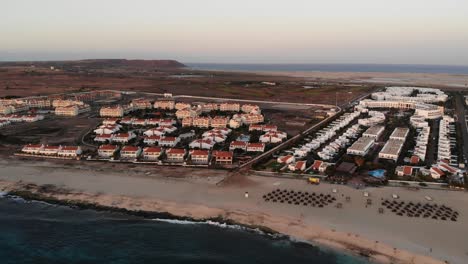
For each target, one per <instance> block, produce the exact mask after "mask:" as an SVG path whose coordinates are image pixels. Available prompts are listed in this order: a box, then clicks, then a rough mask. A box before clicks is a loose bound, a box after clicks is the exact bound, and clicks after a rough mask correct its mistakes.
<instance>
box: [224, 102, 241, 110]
mask: <svg viewBox="0 0 468 264" xmlns="http://www.w3.org/2000/svg"><path fill="white" fill-rule="evenodd" d="M219 111H223V112H224V111H231V112H239V111H240V105H239V104H237V103H222V104H220V105H219Z"/></svg>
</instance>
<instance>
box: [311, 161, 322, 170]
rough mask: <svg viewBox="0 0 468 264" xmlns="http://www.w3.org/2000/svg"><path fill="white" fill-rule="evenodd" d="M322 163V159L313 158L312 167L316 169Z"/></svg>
mask: <svg viewBox="0 0 468 264" xmlns="http://www.w3.org/2000/svg"><path fill="white" fill-rule="evenodd" d="M322 163H323V161H321V160H315V161H314V164H313V165H312V169H314V170H318V169H319V167H320V165H322Z"/></svg>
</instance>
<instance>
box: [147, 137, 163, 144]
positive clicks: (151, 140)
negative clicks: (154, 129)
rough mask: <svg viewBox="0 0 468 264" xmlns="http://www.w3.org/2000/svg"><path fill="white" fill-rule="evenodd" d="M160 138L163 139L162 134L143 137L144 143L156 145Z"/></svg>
mask: <svg viewBox="0 0 468 264" xmlns="http://www.w3.org/2000/svg"><path fill="white" fill-rule="evenodd" d="M160 139H161V136H157V135H152V136H146V137H144V138H143V143H145V144H147V145H156V144H158V143H159V140H160Z"/></svg>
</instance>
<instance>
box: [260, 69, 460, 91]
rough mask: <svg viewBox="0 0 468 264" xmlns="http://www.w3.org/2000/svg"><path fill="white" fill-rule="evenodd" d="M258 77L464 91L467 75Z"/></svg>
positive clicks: (283, 73)
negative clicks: (414, 86) (432, 87)
mask: <svg viewBox="0 0 468 264" xmlns="http://www.w3.org/2000/svg"><path fill="white" fill-rule="evenodd" d="M256 73H257V74H260V75H280V76H288V77H299V78H306V79H308V80H310V81H339V82H354V83H380V84H396V85H406V86H408V85H409V86H412V85H416V86H425V85H427V86H436V87H441V88H444V87H445V88H455V89H466V88H467V87H468V74H448V73H392V72H322V71H316V72H313V71H306V72H303V71H296V72H292V71H291V72H290V71H269V72H256Z"/></svg>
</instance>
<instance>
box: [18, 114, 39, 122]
mask: <svg viewBox="0 0 468 264" xmlns="http://www.w3.org/2000/svg"><path fill="white" fill-rule="evenodd" d="M22 119H23V121H24V122H28V123H32V122H36V121H39V120H43V119H44V116H43V115H24V116H22Z"/></svg>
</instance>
